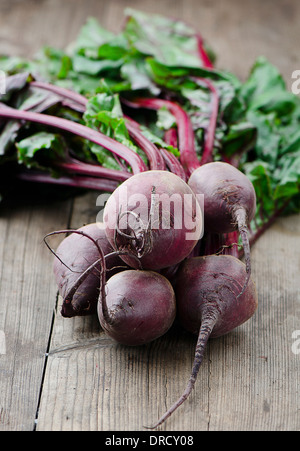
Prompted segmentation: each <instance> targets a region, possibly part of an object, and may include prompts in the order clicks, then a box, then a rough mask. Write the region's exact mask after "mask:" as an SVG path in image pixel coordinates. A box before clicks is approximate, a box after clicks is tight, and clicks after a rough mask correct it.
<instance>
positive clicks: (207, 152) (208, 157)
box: [194, 77, 219, 165]
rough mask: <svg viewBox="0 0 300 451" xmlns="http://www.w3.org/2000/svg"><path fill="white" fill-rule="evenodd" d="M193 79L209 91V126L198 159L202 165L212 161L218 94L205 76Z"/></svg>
mask: <svg viewBox="0 0 300 451" xmlns="http://www.w3.org/2000/svg"><path fill="white" fill-rule="evenodd" d="M194 80H195V81H196V82H197V83H199V84H204V85H206V86H207V87H208V88H209V90H210V91H211V96H212V98H211V114H210V121H209V126H208V128H207V130H206V133H205V138H204V148H203V153H202V157H201V160H200V164H201V165H203V164H205V163H210V162H212V161H213V149H214V141H215V134H216V127H217V120H218V113H219V95H218V92H217V90H216V88H215V86H214V84H213V83H212V82H211V81H210V80H208V79H206V78H199V77H195V78H194Z"/></svg>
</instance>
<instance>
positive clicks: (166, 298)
mask: <svg viewBox="0 0 300 451" xmlns="http://www.w3.org/2000/svg"><path fill="white" fill-rule="evenodd" d="M105 288H106V290H105V291H106V296H105V299H103V297H100V298H99V303H98V316H99V320H100V324H101V326H102V328H103V329H104V330H105V332H106V333H107V334H108V335H109V336H110V337H112V338H113V339H114V340H116V341H117V342H118V343H122V344H125V345H130V346H136V345H142V344H145V343H149V342H151V341H153V340H155V339H156V338H158V337H160V336H162V335H163V334H165V333H166V332H167V330H168V329H169V328H170V327H171V325H172V324H173V321H174V319H175V315H176V301H175V293H174V290H173V288H172V285H171V284H170V282H169V281H168V280H167V279H166V278H165V277H163V276H162V275H160V274H158V273H156V272H153V271H140V270H134V269H132V270H127V271H124V272H121V273H118V274H116V275H114V276H113V277H111V278H110V279H109V280H108V282H107V283H106V287H105ZM105 304H106V305H105ZM103 309H105V310H106V311H105V310H103Z"/></svg>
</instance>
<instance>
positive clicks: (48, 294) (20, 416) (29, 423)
mask: <svg viewBox="0 0 300 451" xmlns="http://www.w3.org/2000/svg"><path fill="white" fill-rule="evenodd" d="M68 215H69V202H67V203H61V204H60V203H58V204H53V205H52V206H51V205H46V206H40V205H36V206H29V205H26V206H23V207H22V205H20V204H18V205H15V206H13V207H12V208H11V209H9V210H8V209H3V208H1V213H0V255H1V261H0V277H1V282H0V299H1V312H0V330H1V331H3V333H4V336H5V342H6V343H5V344H6V349H5V354H2V355H0V394H1V395H0V430H32V429H33V427H34V419H35V415H36V409H37V405H38V399H39V392H40V387H41V382H42V377H43V368H44V361H45V353H46V350H47V346H48V341H49V336H50V331H51V323H52V317H53V309H54V308H55V303H56V288H55V286H54V285H53V283H52V280H51V277H50V278H49V277H48V276H47V274H48V273H49V271H50V267H51V261H52V258H51V257H50V252H49V251H48V250H46V246H45V245H44V243H43V237H44V235H45V234H46V233H48V232H49V231H51V230H53V228H57V227H58V228H59V227H62V226H65V225H66V224H67V220H68ZM53 244H54V245H55V241H54V243H53Z"/></svg>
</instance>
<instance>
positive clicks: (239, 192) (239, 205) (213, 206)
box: [188, 161, 256, 290]
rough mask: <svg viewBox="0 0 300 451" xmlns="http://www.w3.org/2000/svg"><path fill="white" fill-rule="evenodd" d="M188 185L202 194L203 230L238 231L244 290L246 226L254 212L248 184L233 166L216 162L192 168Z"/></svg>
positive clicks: (247, 254) (247, 247) (247, 253)
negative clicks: (240, 241) (241, 252)
mask: <svg viewBox="0 0 300 451" xmlns="http://www.w3.org/2000/svg"><path fill="white" fill-rule="evenodd" d="M188 185H189V186H190V187H191V188H192V190H193V191H194V193H195V194H203V195H204V229H205V231H207V232H210V233H219V234H226V233H230V232H234V231H235V230H238V231H239V233H240V236H241V239H242V243H243V248H244V255H245V263H246V268H247V275H246V280H245V283H244V286H243V288H242V290H244V289H245V287H246V285H247V283H248V280H249V277H250V274H251V261H250V245H249V239H248V226H249V224H250V221H251V220H252V219H253V218H254V215H255V212H256V195H255V190H254V187H253V185H252V183H251V182H250V180H249V179H248V178H247V177H246V175H245V174H243V173H242V172H241V171H239V170H238V169H237V168H235V167H234V166H232V165H230V164H228V163H223V162H219V161H217V162H213V163H207V164H204V165H203V166H200V167H199V168H198V169H196V170H195V171H194V172H193V173H192V175H191V177H190V179H189V181H188Z"/></svg>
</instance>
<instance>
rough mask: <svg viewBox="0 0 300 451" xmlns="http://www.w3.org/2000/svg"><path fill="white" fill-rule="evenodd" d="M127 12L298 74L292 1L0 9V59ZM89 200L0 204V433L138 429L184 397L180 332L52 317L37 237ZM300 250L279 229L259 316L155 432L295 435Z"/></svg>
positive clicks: (241, 60) (184, 352) (239, 59)
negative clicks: (180, 24)
mask: <svg viewBox="0 0 300 451" xmlns="http://www.w3.org/2000/svg"><path fill="white" fill-rule="evenodd" d="M125 4H126V6H127V5H128V6H133V7H136V8H139V9H143V10H144V11H149V12H159V13H162V14H165V15H168V14H172V15H173V16H175V17H179V18H184V19H185V20H187V21H188V22H190V23H191V24H192V25H194V26H195V27H196V28H197V29H198V30H200V31H201V32H202V33H203V35H204V36H205V38H206V39H207V40H208V41H209V43H210V44H211V46H212V47H213V48H214V50H215V52H216V53H217V55H218V56H219V58H218V66H219V67H224V68H227V69H229V70H231V71H233V72H235V73H236V74H237V75H238V76H240V77H241V78H242V79H244V78H245V77H246V75H247V73H248V71H249V69H250V67H251V65H252V63H253V62H254V60H255V58H256V57H257V56H259V55H262V54H263V55H265V56H266V57H267V58H269V59H270V60H271V61H272V62H273V63H274V64H276V66H277V67H279V69H280V70H281V72H282V73H283V75H284V77H285V79H286V81H287V83H288V85H290V84H291V73H292V71H294V70H295V69H300V60H299V44H300V27H299V19H300V3H299V2H297V1H296V0H282V1H271V0H266V1H264V2H262V1H260V0H255V1H253V0H251V1H250V0H246V1H243V2H241V1H239V0H230V1H224V0H213V1H206V0H166V1H164V0H162V1H159V2H158V1H153V0H151V1H150V0H144V1H136V0H135V1H134V0H128V1H126V2H123V1H122V0H114V1H111V2H105V1H97V0H85V1H80V0H64V1H63V2H62V1H58V0H44V1H41V2H37V1H34V0H31V1H30V0H29V1H16V0H0V52H1V53H3V52H5V53H9V54H14V55H24V56H27V57H28V56H31V55H33V54H34V53H35V52H36V51H37V50H38V49H39V48H40V47H41V46H42V45H46V44H47V45H53V46H58V47H64V46H66V45H67V44H69V43H70V42H71V41H72V40H73V39H74V37H75V36H76V35H77V33H78V30H79V28H80V26H81V25H82V24H83V23H84V22H85V20H86V18H87V17H89V16H95V17H97V18H98V19H99V21H100V22H101V24H102V25H103V26H105V27H107V28H109V29H111V30H113V31H118V30H119V29H120V27H121V26H122V21H123V6H124V5H125ZM97 196H98V193H96V192H92V193H88V194H86V195H84V196H80V197H77V198H75V199H71V200H70V199H69V200H61V201H58V200H54V201H49V200H45V202H41V203H39V204H32V203H30V202H28V201H26V199H24V198H22V193H20V197H19V199H17V200H16V201H15V202H12V203H11V204H10V205H9V206H8V207H5V208H1V207H0V274H1V276H0V277H1V281H0V283H1V285H0V335H1V340H2V344H1V347H0V351H1V354H0V430H2V431H15V430H17V431H18V430H19V431H20V430H25V431H28V430H29V431H30V430H35V429H36V430H38V431H46V430H50V431H54V430H63V431H69V430H77V431H78V430H85V431H92V430H98V431H142V430H143V426H144V425H151V424H153V423H154V422H155V421H156V420H157V419H158V417H159V416H160V414H162V413H163V412H164V411H165V409H166V408H167V407H168V406H170V404H171V403H172V402H173V401H174V400H175V399H177V397H178V396H179V394H181V392H182V390H183V389H184V387H185V384H186V381H187V379H188V377H189V373H190V369H191V364H192V360H193V355H194V346H195V338H194V337H192V336H190V335H189V334H187V333H185V332H183V331H182V329H180V328H179V327H178V326H174V327H173V328H172V329H171V330H170V332H169V333H168V334H167V335H166V336H164V337H163V338H161V339H159V340H157V341H156V342H153V343H152V344H149V345H147V346H143V347H138V348H131V347H125V346H120V345H118V344H116V343H114V342H113V341H112V340H111V339H109V338H107V337H106V336H105V335H104V333H103V332H102V331H101V330H100V327H99V324H98V320H97V318H96V317H86V318H74V319H63V318H62V317H61V316H60V313H59V303H60V299H57V294H56V286H55V283H54V279H53V276H52V255H51V254H50V253H49V252H48V250H47V249H46V248H45V246H44V244H43V242H42V239H43V236H44V235H45V234H46V233H48V232H50V231H52V230H55V229H60V228H65V227H80V226H81V225H82V224H84V223H88V222H92V221H94V220H95V217H96V214H97V212H98V207H97V206H96V198H97ZM60 239H61V238H60ZM60 239H59V238H57V241H55V239H54V240H52V245H53V246H54V247H55V245H56V244H58V242H59V240H60ZM299 250H300V221H299V216H295V217H288V218H281V219H279V220H277V221H276V223H275V224H274V225H273V227H272V228H271V229H270V230H269V231H268V232H267V233H266V234H265V235H264V236H263V237H262V238H261V239H260V240H259V242H258V243H257V244H256V245H255V247H254V248H253V251H252V258H253V277H254V279H255V281H256V283H257V288H258V295H259V308H258V311H257V313H256V314H255V317H254V318H253V319H251V320H250V321H248V322H247V323H246V324H244V325H243V326H241V327H240V328H238V329H237V330H235V331H234V332H232V333H230V334H228V335H226V336H224V337H222V338H219V339H214V340H211V341H210V343H209V347H208V349H207V352H206V355H205V359H204V362H203V364H202V368H201V371H200V374H199V378H198V381H197V384H196V388H195V390H194V391H193V393H192V395H191V396H190V398H189V399H188V400H187V401H186V403H185V404H184V405H183V406H182V407H181V408H180V409H179V410H178V411H177V413H176V414H174V415H173V416H172V417H171V418H170V419H169V421H168V422H167V423H166V424H165V425H164V426H162V428H161V430H166V431H176V430H177V431H178V430H180V431H206V430H210V431H213V430H214V431H221V430H235V431H236V430H248V431H253V430H278V431H279V430H280V431H287V430H299V429H300V410H299V408H300V403H299V387H300V354H297V353H296V352H293V350H292V345H293V343H294V346H295V349H294V351H295V350H296V351H297V349H300V346H298V348H297V346H296V343H295V338H293V336H292V334H293V332H294V331H297V330H300V297H299V272H300V264H299ZM299 333H300V332H299ZM4 338H5V343H3V340H4ZM4 345H5V346H4Z"/></svg>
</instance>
